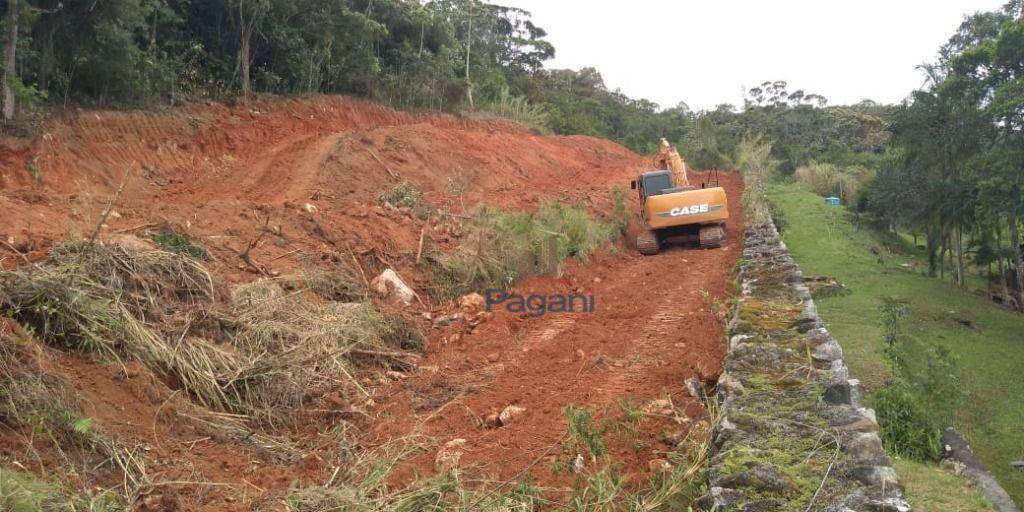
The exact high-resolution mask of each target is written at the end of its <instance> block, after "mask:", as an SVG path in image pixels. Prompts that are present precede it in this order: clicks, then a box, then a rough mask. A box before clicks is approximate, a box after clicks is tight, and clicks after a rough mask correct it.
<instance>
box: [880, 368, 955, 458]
mask: <svg viewBox="0 0 1024 512" xmlns="http://www.w3.org/2000/svg"><path fill="white" fill-rule="evenodd" d="M872 405H874V408H875V412H877V413H878V423H879V427H880V428H881V430H882V442H883V443H884V444H885V448H886V450H888V451H889V453H892V454H894V455H898V456H901V457H907V458H911V459H916V460H937V459H938V457H939V455H940V454H941V449H942V443H941V441H940V439H939V436H940V433H941V431H942V429H941V427H940V426H939V425H938V424H937V423H936V422H935V421H934V420H933V419H932V418H931V417H930V415H929V414H927V413H926V412H925V411H924V410H923V408H922V406H921V403H920V402H918V401H917V400H916V399H915V398H914V395H913V394H912V393H911V392H910V391H908V390H907V388H906V387H905V386H904V385H902V384H896V385H893V386H890V387H888V388H886V389H882V390H879V391H878V392H876V393H875V394H874V400H873V403H872Z"/></svg>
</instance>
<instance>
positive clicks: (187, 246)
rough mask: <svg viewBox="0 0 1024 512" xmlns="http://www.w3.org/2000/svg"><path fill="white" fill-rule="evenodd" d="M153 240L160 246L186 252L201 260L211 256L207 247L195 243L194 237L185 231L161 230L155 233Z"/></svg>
mask: <svg viewBox="0 0 1024 512" xmlns="http://www.w3.org/2000/svg"><path fill="white" fill-rule="evenodd" d="M153 241H154V242H156V244H157V245H158V246H160V248H162V249H164V250H166V251H170V252H173V253H175V254H184V255H186V256H191V257H193V258H196V259H199V260H205V259H207V258H208V257H209V255H208V254H207V253H206V249H205V248H204V247H203V246H201V245H197V244H195V243H193V242H192V239H191V238H189V236H188V235H186V234H185V233H175V232H173V231H161V232H160V233H157V234H155V235H153Z"/></svg>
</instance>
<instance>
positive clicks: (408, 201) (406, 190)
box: [377, 181, 423, 209]
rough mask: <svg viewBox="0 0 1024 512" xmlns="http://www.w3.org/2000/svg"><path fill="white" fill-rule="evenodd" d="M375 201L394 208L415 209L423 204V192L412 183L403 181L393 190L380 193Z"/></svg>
mask: <svg viewBox="0 0 1024 512" xmlns="http://www.w3.org/2000/svg"><path fill="white" fill-rule="evenodd" d="M377 199H378V200H379V201H380V202H381V203H386V204H390V205H391V206H394V207H395V208H412V209H416V208H418V207H419V206H420V205H421V204H422V203H423V192H420V190H419V189H418V188H416V186H415V185H413V184H412V183H409V182H408V181H403V182H401V183H399V184H398V185H395V188H393V189H391V190H389V191H387V192H384V193H382V194H381V195H380V197H378V198H377Z"/></svg>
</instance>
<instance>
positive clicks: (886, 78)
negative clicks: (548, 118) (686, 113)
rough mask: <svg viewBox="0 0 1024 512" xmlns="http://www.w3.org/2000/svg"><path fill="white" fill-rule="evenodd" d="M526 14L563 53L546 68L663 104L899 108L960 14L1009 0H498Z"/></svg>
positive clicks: (695, 106)
mask: <svg viewBox="0 0 1024 512" xmlns="http://www.w3.org/2000/svg"><path fill="white" fill-rule="evenodd" d="M495 1H496V3H499V4H503V5H511V6H515V7H520V8H523V9H526V10H528V11H531V12H532V13H533V19H534V21H535V23H537V24H538V25H539V26H541V27H543V28H544V29H546V30H547V31H548V33H549V40H550V41H551V42H552V43H553V44H554V45H555V48H556V50H557V52H558V54H557V55H556V57H555V59H554V60H553V61H551V62H549V63H548V67H549V68H566V67H568V68H576V69H578V68H581V67H586V66H592V67H596V68H597V69H598V70H600V71H601V74H602V75H604V78H605V82H606V83H607V84H608V86H609V87H610V88H613V89H614V88H621V89H622V90H623V92H625V93H626V94H628V95H630V96H633V97H644V98H648V99H651V100H654V101H656V102H658V103H659V104H660V105H662V106H665V107H667V106H672V105H675V104H676V103H678V102H679V101H685V102H686V103H687V104H689V105H690V107H691V108H694V109H701V108H713V107H714V106H715V105H717V104H719V103H733V104H736V105H738V104H741V103H742V91H743V88H744V87H747V88H749V87H753V86H756V85H758V84H760V83H761V82H763V81H765V80H786V81H788V82H789V84H790V90H795V89H803V90H805V91H806V92H814V93H818V94H821V95H823V96H825V97H826V98H828V99H829V101H830V103H831V104H845V103H855V102H857V101H860V100H861V99H865V98H870V99H873V100H875V101H880V102H898V101H900V100H902V99H903V98H904V97H906V96H907V95H908V94H909V93H910V92H911V91H912V90H913V89H915V88H917V87H919V86H920V85H921V83H922V81H923V75H922V74H921V72H920V71H917V70H915V69H914V67H915V66H916V65H918V64H921V63H924V62H929V61H932V60H934V59H935V56H936V53H937V51H938V49H939V46H940V45H942V44H943V43H945V42H946V40H947V39H949V36H951V35H952V34H953V32H954V31H955V30H956V28H957V27H958V26H959V25H960V22H961V21H962V19H963V17H964V15H967V14H971V13H974V12H976V11H979V10H981V11H987V10H994V9H996V8H999V7H1000V6H1002V5H1003V4H1004V3H1005V1H1004V0H974V1H970V0H931V1H929V0H862V1H859V2H849V1H846V2H837V1H832V0H828V1H822V0H776V1H744V0H701V1H691V0H687V1H668V0H631V1H610V0H589V1H588V0H495Z"/></svg>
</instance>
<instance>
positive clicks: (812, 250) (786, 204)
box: [769, 185, 1024, 503]
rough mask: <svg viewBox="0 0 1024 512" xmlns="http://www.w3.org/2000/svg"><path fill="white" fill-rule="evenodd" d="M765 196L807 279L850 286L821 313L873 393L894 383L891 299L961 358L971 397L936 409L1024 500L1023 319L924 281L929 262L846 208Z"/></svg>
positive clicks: (781, 188) (800, 197)
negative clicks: (889, 345) (887, 307)
mask: <svg viewBox="0 0 1024 512" xmlns="http://www.w3.org/2000/svg"><path fill="white" fill-rule="evenodd" d="M769 197H770V200H771V202H772V204H773V207H774V208H775V210H776V211H777V213H778V214H779V216H780V220H781V224H782V228H783V238H784V239H785V241H786V244H787V245H788V246H789V248H790V250H791V252H792V254H793V256H794V257H795V258H796V260H797V262H799V264H800V265H801V267H802V269H803V271H804V273H805V274H806V275H828V276H834V277H836V278H838V279H839V281H840V282H842V283H843V284H845V285H846V286H847V287H848V288H849V290H850V292H849V293H847V294H843V295H838V296H834V297H827V298H822V299H819V300H818V307H819V310H820V312H821V316H822V318H824V320H825V322H826V323H827V324H828V327H829V329H830V330H831V331H832V332H833V333H834V334H835V336H836V338H837V339H838V340H839V342H840V343H841V344H842V345H843V348H844V351H845V354H846V360H847V363H848V364H849V365H850V367H851V370H852V372H853V375H854V376H855V377H857V378H859V379H861V381H862V382H863V384H864V385H865V387H866V390H867V393H869V394H870V393H871V392H872V391H875V390H878V389H880V388H882V387H884V386H885V385H886V383H887V381H888V379H889V378H890V369H889V367H888V366H887V363H886V359H885V357H884V352H883V350H884V347H885V341H884V335H883V326H882V323H881V314H880V306H881V305H882V303H883V299H885V298H886V297H895V298H899V299H902V300H904V301H906V302H907V304H908V306H909V314H908V316H907V318H906V319H905V321H904V322H903V329H904V330H905V332H906V335H907V336H910V337H913V338H914V339H915V340H919V341H922V342H924V343H926V344H932V345H934V346H937V347H945V348H946V349H948V351H949V353H950V354H951V355H952V356H953V359H954V361H955V365H956V366H955V367H956V372H955V373H956V378H957V382H958V386H960V387H961V388H963V390H964V391H965V395H966V399H965V400H963V401H962V405H960V406H959V407H957V408H956V409H955V410H949V411H940V412H943V413H946V414H948V417H949V418H950V419H951V421H952V422H953V424H954V426H956V427H957V429H958V430H960V431H961V432H962V433H963V434H964V435H965V436H966V437H967V438H968V439H969V441H970V443H971V445H972V448H973V449H974V451H975V453H976V454H977V455H978V456H979V457H980V458H981V459H982V460H983V461H984V462H985V464H986V465H987V466H988V468H989V470H990V471H992V472H993V473H994V474H995V475H996V477H997V478H998V479H999V481H1000V482H1001V483H1002V484H1003V486H1004V487H1005V488H1006V490H1007V491H1008V492H1009V493H1010V494H1011V496H1013V498H1014V500H1016V501H1017V502H1018V503H1022V502H1024V473H1021V472H1019V471H1016V470H1014V469H1013V468H1011V467H1010V462H1011V461H1013V460H1019V459H1022V458H1024V427H1022V425H1024V394H1021V390H1020V385H1021V383H1022V377H1021V373H1020V365H1021V362H1022V361H1024V316H1022V315H1018V314H1014V313H1011V312H1008V311H1005V310H1003V309H1000V308H999V307H996V306H994V305H993V304H991V303H990V302H988V301H986V300H985V299H983V298H981V297H978V296H975V295H972V294H971V293H969V292H967V291H963V290H960V289H957V288H956V287H953V286H952V285H950V284H948V283H946V282H943V281H940V280H937V279H931V278H927V277H923V276H921V275H920V271H919V270H916V269H919V268H921V267H922V266H923V265H924V263H923V262H921V261H919V260H918V259H917V258H916V257H915V256H914V255H913V251H912V250H906V251H892V252H890V251H889V250H887V249H886V248H885V247H886V245H887V244H883V243H882V241H881V240H880V238H879V237H878V236H877V235H876V234H874V233H872V232H871V231H870V230H868V229H867V228H858V227H857V226H855V225H854V224H853V223H851V222H850V221H849V220H848V219H846V217H845V211H844V209H842V208H835V207H828V206H826V205H825V204H824V201H823V200H822V198H821V197H820V196H817V195H815V194H812V193H810V192H807V191H805V190H803V189H801V188H799V187H798V186H796V185H775V186H773V187H772V189H771V190H770V193H769ZM889 245H890V246H891V244H889ZM908 249H909V248H908ZM928 363H929V362H928V361H924V362H922V364H928ZM917 475H920V473H919V472H917V471H915V472H913V474H906V475H904V478H909V479H910V480H913V479H915V478H917ZM908 487H910V486H909V485H908ZM910 491H911V496H910V497H911V499H912V502H913V498H914V496H913V489H910Z"/></svg>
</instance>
